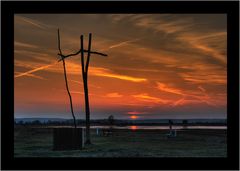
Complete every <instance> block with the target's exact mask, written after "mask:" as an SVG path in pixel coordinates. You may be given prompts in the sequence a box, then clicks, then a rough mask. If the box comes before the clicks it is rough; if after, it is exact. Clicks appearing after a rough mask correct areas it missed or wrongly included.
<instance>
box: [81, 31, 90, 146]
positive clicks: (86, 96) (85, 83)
mask: <svg viewBox="0 0 240 171" xmlns="http://www.w3.org/2000/svg"><path fill="white" fill-rule="evenodd" d="M91 41H92V34H91V33H90V34H89V41H88V54H87V62H86V67H85V72H84V73H83V74H84V77H83V78H84V80H83V81H84V95H85V108H86V142H85V144H91V140H90V108H89V98H88V66H89V61H90V52H91Z"/></svg>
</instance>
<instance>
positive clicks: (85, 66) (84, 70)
mask: <svg viewBox="0 0 240 171" xmlns="http://www.w3.org/2000/svg"><path fill="white" fill-rule="evenodd" d="M88 40H89V41H88V50H85V49H84V46H83V35H81V36H80V41H81V42H80V43H81V49H80V50H79V51H77V52H76V53H73V54H69V55H63V54H62V52H61V50H59V52H60V53H59V54H58V55H59V56H60V57H61V59H59V61H64V60H65V58H68V57H70V56H76V55H78V54H79V53H81V66H82V79H83V86H84V96H85V109H86V141H85V144H91V140H90V108H89V98H88V67H89V62H90V55H91V54H96V55H100V56H107V55H106V54H104V53H101V52H95V51H91V44H92V34H91V33H89V39H88ZM84 53H87V60H86V64H85V63H84Z"/></svg>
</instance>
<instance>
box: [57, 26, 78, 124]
mask: <svg viewBox="0 0 240 171" xmlns="http://www.w3.org/2000/svg"><path fill="white" fill-rule="evenodd" d="M60 42H61V41H60V33H59V29H58V50H59V54H60V57H61V60H62V62H63V71H64V78H65V83H66V89H67V92H68V96H69V101H70V107H71V113H72V117H73V122H74V127H75V128H77V124H76V118H75V115H74V112H73V105H72V96H71V93H70V91H69V88H68V79H67V70H66V66H65V60H64V55H63V54H62V50H61V44H60Z"/></svg>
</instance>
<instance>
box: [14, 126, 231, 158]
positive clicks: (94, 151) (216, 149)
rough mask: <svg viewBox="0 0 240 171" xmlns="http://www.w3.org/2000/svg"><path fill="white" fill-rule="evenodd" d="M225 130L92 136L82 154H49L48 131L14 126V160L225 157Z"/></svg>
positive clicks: (50, 133) (120, 132) (116, 132)
mask: <svg viewBox="0 0 240 171" xmlns="http://www.w3.org/2000/svg"><path fill="white" fill-rule="evenodd" d="M226 132H227V131H226V130H178V131H177V137H174V138H167V136H166V134H167V133H168V131H167V130H120V129H119V130H114V133H113V136H108V137H105V136H100V135H96V131H95V130H94V129H93V130H91V138H92V143H93V144H92V145H88V146H85V147H84V149H82V150H73V151H53V150H52V144H53V131H52V129H51V128H32V127H26V126H17V127H16V128H15V129H14V157H227V133H226Z"/></svg>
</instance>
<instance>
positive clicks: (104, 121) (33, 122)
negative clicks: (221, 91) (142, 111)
mask: <svg viewBox="0 0 240 171" xmlns="http://www.w3.org/2000/svg"><path fill="white" fill-rule="evenodd" d="M76 123H77V125H79V126H84V125H85V123H86V122H85V120H76ZM14 124H15V125H34V126H40V125H41V126H72V125H73V120H72V119H69V120H61V121H53V120H47V121H45V120H44V121H41V120H31V121H23V120H20V121H16V120H15V121H14ZM91 125H112V126H113V125H115V126H127V125H138V126H160V125H169V123H168V122H166V123H153V122H148V123H146V122H141V121H135V120H118V119H114V117H112V116H109V117H108V118H107V119H98V120H91ZM173 125H182V126H191V125H192V126H193V125H211V126H214V125H216V126H222V125H223V126H224V125H226V122H207V121H206V122H194V123H192V122H189V121H188V120H182V121H181V122H174V120H173Z"/></svg>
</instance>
